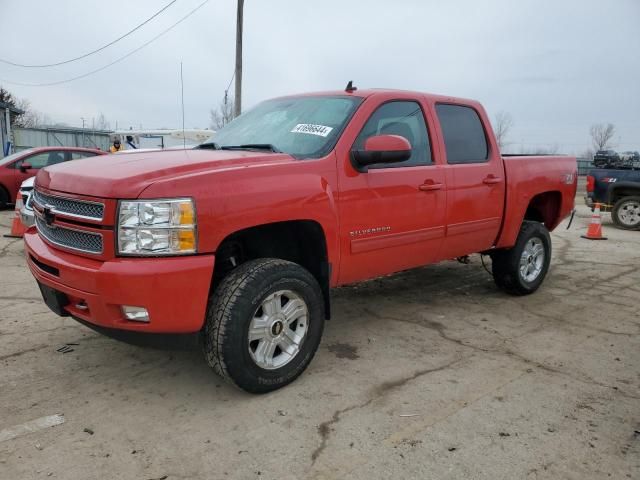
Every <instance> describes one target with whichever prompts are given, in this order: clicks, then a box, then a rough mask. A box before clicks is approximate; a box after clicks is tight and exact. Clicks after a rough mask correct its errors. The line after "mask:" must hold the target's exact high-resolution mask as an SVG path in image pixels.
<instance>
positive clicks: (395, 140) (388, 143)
mask: <svg viewBox="0 0 640 480" xmlns="http://www.w3.org/2000/svg"><path fill="white" fill-rule="evenodd" d="M409 158H411V144H410V143H409V140H407V139H406V138H404V137H401V136H400V135H374V136H373V137H369V138H367V140H366V141H365V142H364V150H357V149H354V150H351V164H352V165H353V168H355V169H356V170H357V171H359V172H366V171H368V167H369V165H373V164H376V163H398V162H404V161H405V160H408V159H409Z"/></svg>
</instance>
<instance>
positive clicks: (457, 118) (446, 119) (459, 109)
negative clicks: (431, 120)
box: [436, 104, 489, 163]
mask: <svg viewBox="0 0 640 480" xmlns="http://www.w3.org/2000/svg"><path fill="white" fill-rule="evenodd" d="M436 112H437V114H438V119H439V120H440V127H441V128H442V133H443V135H444V146H445V148H446V150H447V163H482V162H486V161H487V158H488V156H489V149H488V147H487V137H486V136H485V134H484V128H483V127H482V122H481V121H480V117H479V116H478V113H477V112H476V111H475V110H474V109H473V108H471V107H463V106H461V105H446V104H439V105H436Z"/></svg>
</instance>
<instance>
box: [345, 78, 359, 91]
mask: <svg viewBox="0 0 640 480" xmlns="http://www.w3.org/2000/svg"><path fill="white" fill-rule="evenodd" d="M356 90H358V87H354V86H353V80H349V83H347V88H345V89H344V91H345V92H349V93H351V92H355V91H356Z"/></svg>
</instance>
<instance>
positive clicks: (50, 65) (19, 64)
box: [0, 0, 177, 68]
mask: <svg viewBox="0 0 640 480" xmlns="http://www.w3.org/2000/svg"><path fill="white" fill-rule="evenodd" d="M176 1H177V0H172V1H171V2H169V3H168V4H167V5H165V6H164V7H163V8H162V9H160V10H158V11H157V12H156V13H154V14H153V15H152V16H151V17H149V18H147V19H146V20H145V21H144V22H142V23H141V24H139V25H138V26H137V27H135V28H134V29H133V30H129V31H128V32H127V33H125V34H124V35H121V36H120V37H118V38H116V39H115V40H113V41H112V42H109V43H107V44H106V45H103V46H102V47H100V48H97V49H95V50H92V51H91V52H87V53H85V54H84V55H80V56H79V57H75V58H70V59H69V60H64V61H62V62H57V63H46V64H41V65H27V64H23V63H15V62H11V61H9V60H4V59H2V58H0V63H6V64H7V65H13V66H14V67H24V68H46V67H57V66H58V65H65V64H67V63H71V62H75V61H77V60H81V59H83V58H87V57H89V56H91V55H93V54H94V53H98V52H101V51H102V50H104V49H105V48H108V47H110V46H111V45H113V44H115V43H117V42H119V41H120V40H122V39H123V38H125V37H128V36H129V35H131V34H132V33H133V32H135V31H136V30H138V29H140V28H141V27H143V26H144V25H146V24H147V23H149V22H150V21H151V20H153V19H154V18H156V17H157V16H158V15H160V14H161V13H162V12H164V11H165V10H166V9H167V8H169V7H170V6H171V5H173V4H174V3H176Z"/></svg>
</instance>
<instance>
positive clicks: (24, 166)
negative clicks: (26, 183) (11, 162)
mask: <svg viewBox="0 0 640 480" xmlns="http://www.w3.org/2000/svg"><path fill="white" fill-rule="evenodd" d="M32 168H33V167H32V166H31V164H30V163H29V162H22V163H21V164H20V171H21V172H22V173H27V170H31V169H32Z"/></svg>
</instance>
